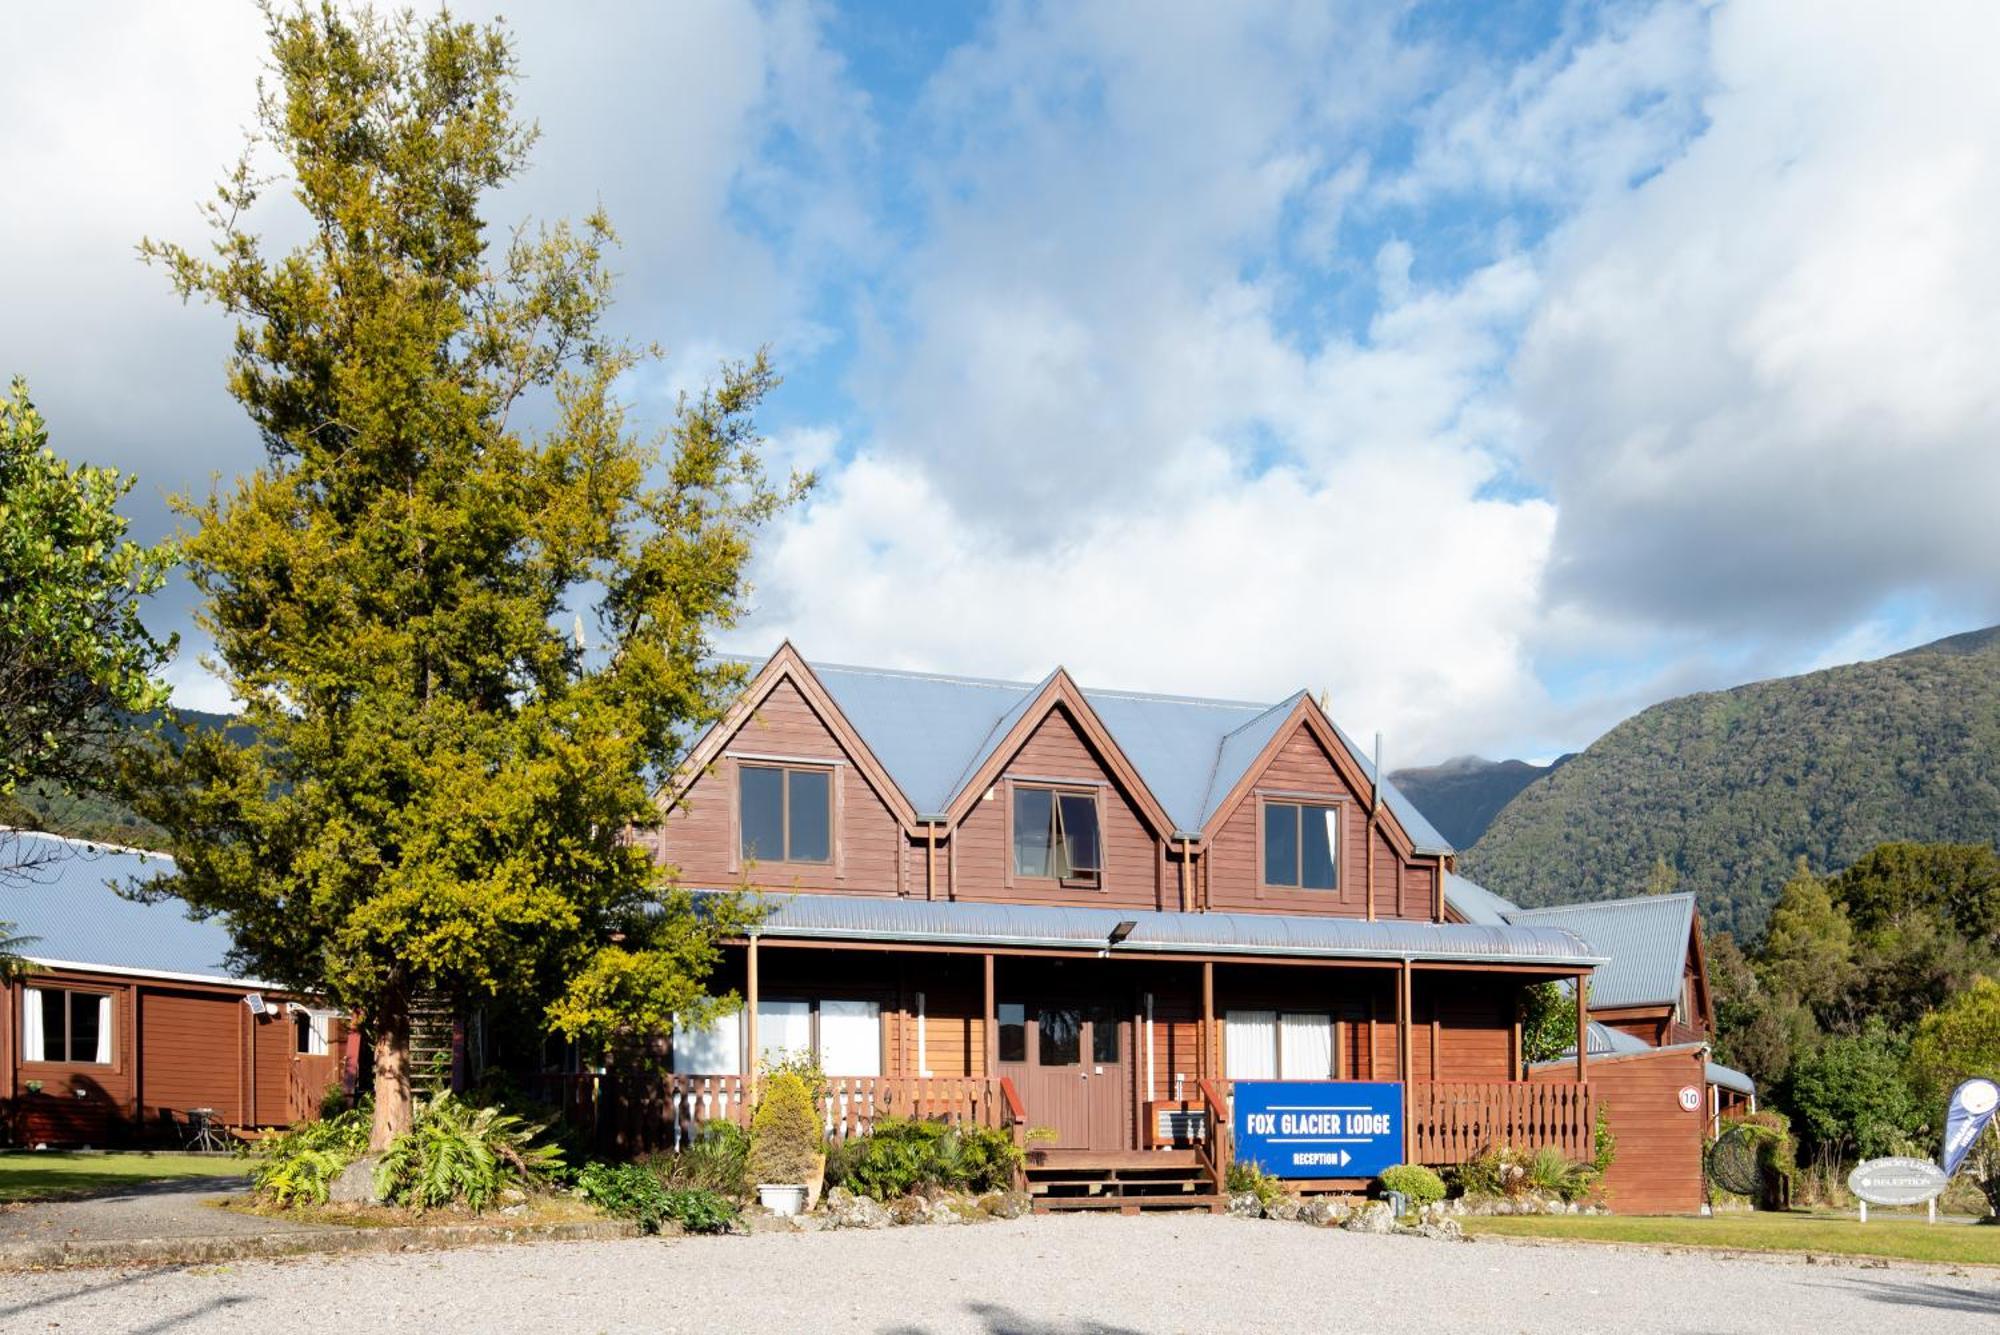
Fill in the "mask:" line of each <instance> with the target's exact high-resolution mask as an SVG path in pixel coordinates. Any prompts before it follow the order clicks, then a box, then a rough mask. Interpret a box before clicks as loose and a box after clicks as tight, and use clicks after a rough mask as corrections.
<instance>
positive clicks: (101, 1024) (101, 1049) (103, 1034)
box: [91, 993, 111, 1066]
mask: <svg viewBox="0 0 2000 1335" xmlns="http://www.w3.org/2000/svg"><path fill="white" fill-rule="evenodd" d="M91 1060H92V1061H94V1062H96V1063H98V1064H99V1065H100V1066H109V1065H110V1064H111V995H110V994H109V993H106V994H104V995H103V996H100V997H98V999H97V1055H96V1056H94V1057H92V1058H91Z"/></svg>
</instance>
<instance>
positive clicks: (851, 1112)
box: [539, 1072, 1010, 1154]
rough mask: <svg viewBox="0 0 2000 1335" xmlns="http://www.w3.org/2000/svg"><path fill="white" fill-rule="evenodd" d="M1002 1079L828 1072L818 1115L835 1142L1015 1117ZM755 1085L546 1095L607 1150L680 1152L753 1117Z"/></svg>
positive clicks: (610, 1081) (658, 1082) (560, 1090)
mask: <svg viewBox="0 0 2000 1335" xmlns="http://www.w3.org/2000/svg"><path fill="white" fill-rule="evenodd" d="M1002 1083H1003V1081H1001V1080H1000V1079H998V1078H986V1077H963V1076H932V1077H921V1078H919V1077H896V1076H830V1077H828V1078H827V1081H826V1088H825V1089H824V1091H823V1092H822V1093H821V1095H820V1101H819V1102H820V1118H821V1122H822V1124H823V1125H824V1126H825V1128H826V1134H827V1137H828V1139H830V1140H847V1139H849V1138H850V1137H853V1136H865V1135H867V1134H868V1132H869V1130H870V1129H871V1128H872V1127H873V1126H874V1124H875V1121H876V1119H877V1118H881V1117H922V1118H930V1119H934V1120H937V1121H944V1122H953V1123H964V1124H969V1125H976V1126H996V1127H997V1126H1005V1125H1007V1124H1008V1122H1009V1120H1010V1119H1009V1117H1008V1115H1007V1110H1006V1106H1005V1100H1004V1099H1003V1097H1002V1091H1001V1085H1002ZM749 1086H750V1082H749V1080H748V1079H747V1078H745V1077H743V1076H740V1075H643V1074H628V1073H623V1072H611V1073H595V1072H583V1073H580V1074H569V1075H545V1076H543V1077H541V1084H540V1090H539V1092H540V1094H541V1097H542V1098H543V1100H544V1101H545V1102H548V1103H550V1104H553V1105H555V1106H557V1107H559V1108H560V1109H561V1111H562V1116H563V1119H564V1120H565V1121H566V1122H568V1123H569V1124H571V1125H572V1126H575V1127H578V1128H581V1129H583V1130H584V1131H585V1132H586V1133H587V1134H588V1135H589V1137H590V1140H591V1142H592V1144H593V1145H594V1146H595V1147H596V1148H597V1150H598V1151H599V1152H601V1153H620V1154H640V1153H646V1152H650V1151H657V1150H679V1149H682V1148H684V1147H685V1146H686V1145H687V1144H688V1142H689V1141H691V1140H692V1139H694V1137H695V1135H696V1134H697V1133H698V1132H699V1131H700V1129H701V1127H702V1126H703V1125H704V1124H705V1123H707V1122H711V1121H716V1120H723V1121H729V1122H734V1123H736V1124H737V1125H738V1126H748V1125H749V1122H750V1089H749Z"/></svg>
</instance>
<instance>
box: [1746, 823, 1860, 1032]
mask: <svg viewBox="0 0 2000 1335" xmlns="http://www.w3.org/2000/svg"><path fill="white" fill-rule="evenodd" d="M1758 973H1759V975H1760V976H1761V978H1762V979H1763V982H1764V986H1765V988H1766V990H1767V991H1769V992H1771V993H1773V994H1774V995H1776V996H1780V997H1792V998H1796V999H1797V1000H1798V1001H1800V1002H1802V1003H1804V1004H1806V1005H1808V1006H1811V1007H1813V1008H1814V1010H1815V1011H1818V1012H1820V1013H1821V1015H1822V1017H1824V1015H1825V1013H1827V1012H1829V1011H1832V1010H1834V1009H1836V1008H1838V1007H1839V1006H1841V1005H1842V1003H1843V1002H1844V1001H1845V1000H1846V999H1847V992H1848V988H1849V987H1850V986H1852V984H1853V982H1854V979H1855V970H1854V929H1853V927H1852V926H1851V925H1850V924H1849V923H1848V921H1847V913H1846V911H1845V910H1843V909H1842V908H1841V907H1840V905H1839V904H1837V903H1835V902H1834V900H1833V895H1832V893H1831V892H1830V891H1829V890H1828V889H1827V884H1826V882H1825V881H1823V880H1821V879H1820V878H1819V877H1818V876H1815V875H1814V874H1813V872H1812V869H1811V868H1810V867H1808V866H1806V863H1805V859H1804V858H1800V859H1799V861H1798V864H1797V866H1796V867H1795V868H1794V869H1793V872H1792V878H1791V879H1790V880H1789V881H1786V882H1785V888H1784V889H1783V890H1782V891H1781V892H1779V895H1778V903H1777V907H1775V908H1773V909H1772V910H1771V928H1770V931H1769V932H1768V933H1767V934H1766V935H1765V937H1764V949H1763V952H1762V956H1761V958H1760V960H1759V966H1758Z"/></svg>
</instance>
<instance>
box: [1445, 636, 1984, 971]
mask: <svg viewBox="0 0 2000 1335" xmlns="http://www.w3.org/2000/svg"><path fill="white" fill-rule="evenodd" d="M1996 835H2000V627H1995V628H1993V629H1990V630H1984V631H1975V632H1972V633H1970V634H1966V635H1957V636H1953V637H1952V638H1950V639H1947V640H1940V641H1938V642H1937V643H1935V644H1930V645H1925V646H1923V647H1922V648H1918V649H1912V650H1908V651H1906V652H1904V653H1900V654H1897V655H1895V656H1894V657H1892V658H1885V659H1880V660H1878V661H1875V662H1871V663H1857V664H1852V665H1849V666H1846V667H1837V668H1829V669H1827V670H1825V671H1822V672H1812V673H1807V674H1806V675H1804V676H1799V677H1784V678H1780V679H1777V680H1775V681H1764V682H1756V683H1753V684H1751V685H1748V686H1739V687H1737V688H1735V689H1733V690H1728V691H1715V692H1709V693H1705V694H1700V695H1690V696H1685V697H1682V698H1680V699H1677V700H1669V701H1667V702H1666V703H1664V704H1660V705H1655V706H1653V707H1652V708H1651V709H1647V710H1645V711H1644V712H1642V713H1640V714H1638V715H1635V716H1634V717H1633V718H1630V719H1628V720H1626V721H1625V722H1624V723H1622V724H1620V725H1619V726H1618V727H1616V728H1614V729H1612V730H1611V731H1610V732H1608V733H1606V734H1605V735H1604V736H1603V737H1601V738H1599V739H1598V740H1597V741H1596V742H1595V743H1593V744H1592V745H1591V746H1590V747H1589V748H1588V749H1586V750H1584V751H1583V752H1581V753H1579V754H1578V755H1577V756H1576V757H1575V758H1574V759H1572V760H1570V761H1569V762H1568V763H1567V764H1564V765H1563V766H1562V767H1561V768H1560V769H1557V770H1555V771H1554V772H1553V773H1551V774H1549V775H1548V776H1547V777H1545V778H1543V779H1541V780H1539V781H1537V782H1534V783H1531V784H1529V785H1528V786H1527V787H1525V788H1523V789H1522V790H1521V792H1520V793H1519V794H1518V795H1517V796H1516V797H1515V798H1514V799H1513V800H1512V801H1511V802H1509V803H1508V804H1507V806H1506V807H1505V808H1504V809H1503V810H1502V811H1501V812H1500V814H1499V815H1498V816H1497V817H1496V818H1494V820H1493V823H1492V825H1491V826H1490V827H1489V828H1488V829H1487V831H1486V833H1485V834H1484V835H1483V836H1482V837H1481V838H1480V839H1479V841H1478V842H1477V843H1476V844H1474V845H1473V846H1472V847H1471V848H1470V849H1469V850H1467V851H1466V852H1465V853H1464V854H1463V855H1462V857H1461V864H1460V865H1461V870H1462V871H1463V872H1464V873H1465V874H1466V875H1467V876H1470V877H1472V878H1473V879H1474V880H1477V881H1481V882H1483V883H1484V884H1486V885H1487V886H1489V887H1491V888H1492V889H1493V890H1495V891H1497V892H1499V893H1500V894H1502V895H1505V896H1507V897H1508V898H1510V899H1514V900H1517V901H1519V902H1521V903H1524V904H1553V903H1565V902H1571V901H1575V900H1588V899H1609V898H1612V897H1614V896H1618V895H1627V894H1634V893H1637V892H1639V891H1640V890H1642V889H1644V887H1645V886H1646V884H1647V882H1648V879H1649V876H1650V875H1651V874H1652V872H1653V870H1654V867H1655V864H1656V862H1657V861H1659V860H1662V859H1663V860H1664V861H1665V862H1666V863H1667V865H1668V866H1670V867H1672V868H1673V869H1674V870H1675V871H1676V872H1678V873H1679V878H1680V886H1681V888H1682V889H1688V890H1694V891H1695V892H1697V893H1698V894H1699V895H1700V903H1701V908H1702V912H1703V915H1704V916H1705V917H1706V918H1707V920H1708V922H1709V924H1710V925H1711V926H1714V927H1722V928H1726V929H1728V930H1730V931H1731V932H1733V933H1734V934H1736V935H1737V936H1738V937H1739V938H1742V939H1751V938H1754V937H1755V936H1756V935H1757V934H1758V932H1759V931H1760V930H1761V929H1762V926H1763V923H1764V920H1765V918H1766V916H1767V915H1768V913H1769V911H1770V906H1771V904H1772V902H1773V901H1774V900H1775V899H1776V897H1777V894H1778V890H1779V887H1780V886H1782V885H1783V884H1784V882H1785V880H1786V878H1787V877H1788V876H1789V875H1790V874H1791V872H1792V869H1793V865H1794V863H1795V861H1796V860H1797V859H1798V858H1799V857H1801V856H1803V857H1805V858H1806V859H1807V860H1808V862H1810V863H1811V864H1812V865H1813V866H1814V867H1816V868H1821V869H1837V868H1841V867H1845V866H1848V865H1849V864H1851V863H1853V862H1854V861H1855V860H1856V859H1858V858H1860V857H1861V856H1862V855H1863V854H1865V853H1866V852H1868V850H1869V849H1871V848H1873V847H1874V846H1875V845H1877V844H1879V843H1885V842H1891V841H1898V840H1907V841H1914V842H1927V843H1938V842H1956V843H1980V844H1992V843H1993V842H1994V841H1995V838H1996Z"/></svg>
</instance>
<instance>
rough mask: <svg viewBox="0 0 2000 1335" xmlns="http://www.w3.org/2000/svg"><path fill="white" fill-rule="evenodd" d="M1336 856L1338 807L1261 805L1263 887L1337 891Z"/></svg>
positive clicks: (1282, 803) (1338, 834)
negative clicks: (1262, 814)
mask: <svg viewBox="0 0 2000 1335" xmlns="http://www.w3.org/2000/svg"><path fill="white" fill-rule="evenodd" d="M1339 855H1340V808H1339V807H1337V806H1333V807H1329V806H1313V805H1310V804H1307V803H1303V802H1266V803H1265V804H1264V884H1265V885H1271V886H1284V887H1287V888H1295V889H1300V890H1337V889H1339V888H1340V872H1339V865H1340V863H1339Z"/></svg>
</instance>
